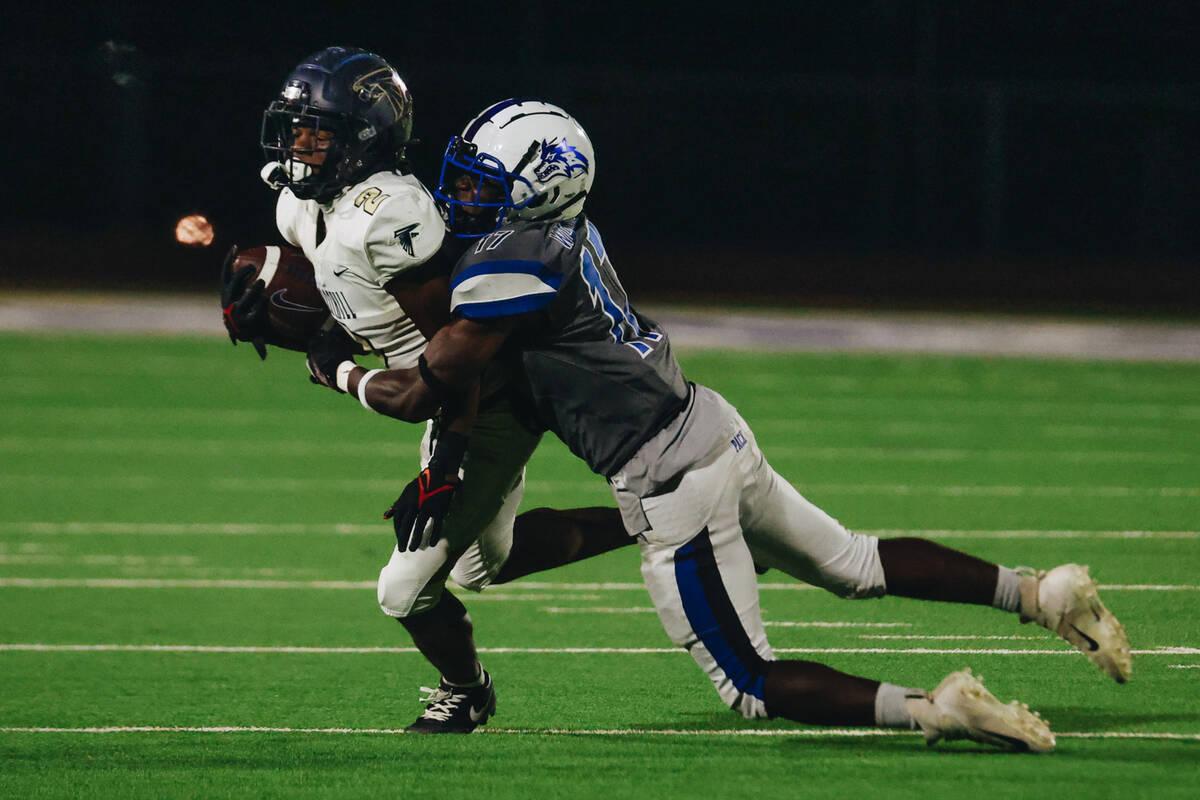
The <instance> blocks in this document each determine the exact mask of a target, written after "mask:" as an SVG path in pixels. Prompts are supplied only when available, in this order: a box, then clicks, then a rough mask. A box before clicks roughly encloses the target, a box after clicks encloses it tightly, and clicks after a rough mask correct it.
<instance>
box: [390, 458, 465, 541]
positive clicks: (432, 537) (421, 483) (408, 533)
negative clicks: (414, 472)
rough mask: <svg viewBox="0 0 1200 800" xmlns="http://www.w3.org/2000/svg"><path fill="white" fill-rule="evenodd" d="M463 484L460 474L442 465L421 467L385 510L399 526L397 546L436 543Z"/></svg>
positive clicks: (397, 528)
mask: <svg viewBox="0 0 1200 800" xmlns="http://www.w3.org/2000/svg"><path fill="white" fill-rule="evenodd" d="M460 488H462V481H460V480H459V479H458V476H457V475H447V474H445V471H444V470H443V469H441V467H440V466H439V465H436V464H431V465H430V466H428V467H426V468H425V469H423V470H421V474H420V475H418V476H417V477H416V478H415V479H413V480H412V481H411V482H410V483H409V484H408V486H405V487H404V491H403V492H401V493H400V496H399V497H398V498H396V502H394V503H392V507H391V508H389V509H388V510H387V511H385V512H383V518H384V519H390V520H391V521H392V526H393V527H394V528H395V529H396V546H397V547H398V548H399V549H400V550H401V551H404V550H408V551H410V552H411V551H414V550H422V549H424V548H426V547H433V546H434V545H435V544H437V543H438V540H440V539H441V538H442V525H443V524H444V521H445V519H446V512H447V511H449V510H450V503H451V501H452V500H453V499H454V495H455V494H456V493H457V492H458V490H459V489H460Z"/></svg>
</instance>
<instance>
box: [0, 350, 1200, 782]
mask: <svg viewBox="0 0 1200 800" xmlns="http://www.w3.org/2000/svg"><path fill="white" fill-rule="evenodd" d="M682 361H683V364H684V368H685V370H686V371H687V372H688V373H689V376H690V377H692V378H693V379H695V380H698V381H702V382H705V383H708V384H710V385H712V386H714V387H716V388H717V389H719V390H720V391H721V392H723V393H724V394H725V395H726V396H727V397H728V398H729V399H730V400H731V401H732V402H733V403H734V404H735V405H737V406H738V407H739V409H740V410H741V412H742V414H743V416H745V417H746V419H747V420H748V421H749V422H750V424H751V425H752V426H753V427H754V430H755V432H756V434H757V436H758V439H759V441H760V443H761V444H762V446H763V449H764V450H765V452H766V453H767V456H768V458H770V459H771V461H772V462H773V464H774V465H775V467H776V468H777V469H779V470H780V471H781V472H782V473H783V474H784V475H786V476H787V477H788V478H789V479H790V480H792V482H793V483H795V484H796V485H797V486H798V487H800V489H801V491H803V492H804V493H805V494H806V495H807V496H808V497H809V498H810V499H812V500H814V501H815V502H816V503H818V504H819V505H821V506H822V507H823V508H825V509H826V510H828V511H829V512H830V513H832V514H834V515H835V516H837V517H838V518H839V519H841V520H842V521H843V522H844V523H846V524H847V525H849V526H851V527H853V528H856V529H858V530H863V531H870V532H876V533H879V534H880V535H901V534H910V535H923V536H928V537H931V538H935V539H937V540H938V541H941V542H943V543H946V544H949V545H951V546H955V547H960V548H962V549H966V550H969V551H970V552H972V553H975V554H977V555H980V556H983V557H986V558H989V559H993V560H996V561H999V562H1002V563H1006V564H1010V565H1016V564H1030V565H1034V566H1040V567H1049V566H1053V565H1055V564H1058V563H1061V562H1064V561H1071V560H1074V561H1079V562H1082V563H1087V564H1090V565H1091V567H1092V570H1093V574H1094V575H1096V576H1097V577H1098V579H1099V580H1100V582H1101V584H1103V585H1104V586H1105V588H1104V589H1103V595H1104V597H1105V599H1106V601H1107V602H1108V604H1109V606H1110V608H1112V610H1113V611H1114V612H1115V613H1116V614H1117V615H1118V616H1119V617H1120V618H1121V620H1122V621H1123V622H1124V623H1125V624H1126V627H1127V628H1128V630H1129V634H1130V640H1131V643H1132V646H1133V648H1134V651H1135V656H1134V677H1133V679H1132V681H1131V682H1130V683H1128V684H1127V685H1125V686H1117V685H1116V684H1114V683H1112V682H1111V681H1109V680H1108V679H1107V678H1106V677H1104V676H1103V675H1102V674H1101V673H1100V672H1099V671H1098V670H1096V669H1095V668H1094V667H1092V666H1091V665H1090V664H1089V663H1087V661H1086V660H1085V659H1084V658H1083V657H1082V656H1081V655H1079V654H1077V653H1075V652H1074V651H1072V650H1070V649H1069V648H1067V646H1066V645H1065V644H1062V643H1060V642H1059V641H1057V640H1056V639H1054V638H1053V637H1051V636H1050V635H1049V634H1048V633H1047V632H1045V631H1043V630H1041V629H1040V628H1036V629H1035V628H1031V627H1028V626H1020V625H1018V624H1016V621H1015V620H1014V619H1012V618H1011V617H1008V616H1006V615H1004V614H1001V613H1000V612H997V611H993V610H990V609H981V608H974V607H954V606H938V605H931V604H923V603H918V602H915V601H907V600H902V599H892V598H886V599H883V600H872V601H858V602H852V601H843V600H838V599H836V598H834V597H832V596H829V595H826V594H824V593H822V592H819V591H816V590H811V589H807V588H806V587H804V586H801V585H797V584H795V583H794V582H793V581H791V580H790V579H788V578H787V577H786V576H783V575H780V574H777V573H774V572H772V573H768V574H767V575H765V576H764V577H763V578H762V583H761V587H762V603H763V608H764V615H765V619H766V620H767V621H768V624H769V625H771V626H772V627H770V628H768V632H769V633H770V635H771V638H772V642H773V644H774V646H775V647H776V649H777V652H778V653H779V654H780V656H781V657H785V658H786V657H800V658H811V659H816V660H820V661H823V662H826V663H828V664H830V665H832V666H834V667H836V668H839V669H842V670H845V671H849V672H853V673H858V674H863V675H866V676H869V677H875V678H885V679H888V680H891V681H894V682H898V683H902V684H909V685H917V686H925V687H929V688H932V686H933V685H934V684H936V682H937V681H938V680H939V679H940V678H941V677H943V676H944V675H945V674H946V673H948V672H950V671H952V670H954V669H958V668H960V667H964V666H969V667H971V668H972V669H974V670H975V671H976V673H978V674H981V675H982V676H984V678H985V680H986V683H987V685H988V686H989V688H990V689H992V691H993V692H994V693H995V694H996V695H997V696H999V697H1000V698H1001V699H1004V700H1007V699H1009V698H1013V697H1018V698H1020V699H1021V700H1024V701H1026V702H1028V703H1029V704H1030V706H1031V707H1033V708H1034V709H1036V710H1039V711H1041V712H1042V714H1043V716H1044V717H1046V718H1047V719H1048V720H1049V721H1050V723H1051V725H1052V727H1053V728H1054V729H1055V731H1056V732H1057V733H1058V734H1059V746H1058V750H1057V751H1056V752H1055V753H1053V754H1051V755H1048V756H1028V755H1012V754H1003V753H999V752H996V751H993V750H990V749H987V748H983V747H982V746H977V745H974V744H972V743H969V742H960V743H953V744H949V745H939V746H938V747H936V748H933V749H927V748H926V747H925V746H924V743H923V741H922V739H921V738H920V737H919V735H916V734H908V733H904V734H888V733H882V734H881V733H879V732H875V731H869V730H839V731H824V730H819V729H814V728H804V727H800V726H796V725H792V724H788V723H785V722H777V721H773V722H767V723H751V722H747V721H745V720H743V719H741V718H740V717H739V716H736V715H735V714H733V713H732V712H730V711H728V710H726V709H724V708H723V707H722V706H721V705H720V703H719V701H718V700H717V697H716V694H715V692H713V691H712V689H711V687H710V686H709V684H708V681H707V679H705V678H704V677H703V675H701V673H700V672H699V670H697V669H696V668H695V666H694V664H693V663H692V661H691V659H690V658H689V657H688V656H687V655H686V654H684V653H682V652H675V651H673V650H671V648H670V645H669V642H668V641H667V639H666V636H665V634H663V633H662V631H661V629H660V628H659V625H658V622H657V618H656V617H655V615H654V614H653V612H652V609H651V607H650V604H649V600H648V598H647V596H646V593H645V591H644V590H643V589H642V588H641V586H640V578H639V574H638V569H637V554H636V552H635V551H634V550H633V548H626V549H625V550H623V551H619V552H616V553H611V554H609V555H607V556H604V557H601V558H598V559H594V560H593V561H591V562H590V563H583V564H577V565H573V566H571V567H568V568H565V569H561V570H558V571H556V572H550V573H543V574H541V575H537V576H532V577H530V578H527V579H525V580H523V581H519V582H516V583H513V584H509V585H507V586H502V587H496V588H495V589H493V590H490V591H488V592H485V593H484V594H483V595H482V596H468V597H466V598H465V600H466V602H467V605H468V607H469V608H470V610H471V613H472V616H473V618H474V620H475V623H476V633H477V641H478V643H479V645H480V646H481V648H482V650H483V652H484V655H483V658H484V661H485V664H486V665H487V667H488V668H489V669H490V670H491V671H492V673H493V675H494V678H495V682H496V686H497V691H498V696H499V710H498V713H497V716H496V717H495V718H494V719H493V720H492V722H491V724H490V725H489V726H488V727H487V729H486V733H480V734H476V735H472V736H469V737H433V738H428V737H414V736H402V735H397V731H398V729H400V728H403V727H404V726H405V725H407V724H408V723H410V722H411V721H412V720H413V719H414V718H415V717H416V715H417V714H418V713H419V712H420V709H421V705H420V704H419V703H418V697H419V694H420V692H419V687H420V686H422V685H425V686H429V685H433V684H434V683H435V681H436V679H437V676H436V675H434V674H432V672H431V670H430V669H429V668H428V667H426V666H425V664H424V662H423V660H422V659H421V658H420V656H419V655H417V654H415V653H414V652H413V651H412V650H411V647H410V642H409V641H407V640H406V638H405V637H404V636H403V635H402V633H403V632H402V630H401V629H400V627H399V626H398V625H397V624H396V623H395V622H394V621H392V620H389V619H388V618H386V617H384V616H383V615H382V614H381V613H379V611H378V609H377V607H376V604H375V589H374V584H375V576H376V575H377V574H378V570H379V567H380V566H381V565H382V564H383V563H384V561H385V560H386V557H387V554H388V551H389V549H390V547H391V544H392V539H391V532H390V529H389V527H388V526H387V525H386V524H384V523H382V522H381V521H380V519H379V517H380V513H381V512H382V510H383V509H384V508H386V507H387V506H388V505H389V504H390V502H391V501H392V500H393V499H394V498H395V496H396V494H397V493H398V491H399V489H400V488H401V487H402V486H403V484H404V483H405V482H406V481H407V480H408V479H409V478H410V477H411V475H412V474H413V471H414V464H415V455H416V444H417V441H418V438H419V432H418V430H417V429H416V428H415V427H412V426H406V425H404V424H402V423H398V422H395V421H392V420H387V419H384V418H382V417H378V416H375V415H371V414H368V413H366V412H364V411H363V410H362V409H361V408H360V407H358V406H357V404H355V403H354V402H352V401H351V400H350V399H348V398H345V397H339V396H337V395H335V394H333V393H332V392H329V391H327V390H322V389H317V388H315V387H312V386H311V385H310V384H309V383H308V381H307V379H306V375H305V373H304V369H303V366H302V361H301V358H300V356H298V355H297V354H288V353H281V352H279V351H275V352H274V353H273V355H272V356H271V358H269V359H268V360H267V362H265V363H263V364H260V363H258V360H257V358H255V356H254V355H253V352H252V351H251V350H250V349H249V348H248V347H239V348H237V349H236V350H234V349H232V348H230V347H229V346H228V344H226V343H224V342H222V341H220V340H217V339H202V338H161V339H152V340H135V339H132V338H121V337H110V336H70V337H68V336H27V335H14V334H5V335H0V376H2V378H3V380H2V386H3V388H2V389H0V453H2V456H3V461H2V463H3V466H2V467H0V496H2V498H3V503H2V504H0V509H2V510H0V797H39V796H57V797H111V796H116V795H120V796H123V797H156V798H157V797H214V796H232V797H268V796H270V797H276V796H277V797H289V798H294V797H350V796H354V797H382V796H388V797H421V798H425V797H428V798H450V797H470V798H509V797H512V798H530V797H625V796H631V795H635V794H636V795H638V796H646V797H655V798H658V797H684V796H691V797H704V798H718V797H752V798H770V797H781V798H782V797H788V798H791V797H837V798H847V797H875V796H879V797H920V798H923V799H924V800H933V799H935V798H943V797H944V798H962V797H966V796H969V795H971V794H974V795H976V796H978V797H980V798H984V797H989V798H990V797H1017V796H1047V797H1054V798H1068V797H1090V798H1096V797H1120V798H1133V797H1148V798H1166V797H1196V796H1198V795H1200V622H1197V620H1198V619H1200V578H1198V577H1197V571H1198V570H1200V541H1198V539H1197V537H1198V535H1200V533H1198V532H1200V365H1195V364H1186V365H1179V364H1148V363H1100V362H1072V361H1038V360H1023V359H980V358H949V357H915V356H861V355H841V354H822V355H752V354H746V353H716V352H703V353H702V352H685V353H684V354H683V356H682ZM609 499H610V498H609V494H608V491H607V489H606V487H605V485H604V483H603V481H601V480H600V479H598V478H595V477H593V476H591V475H590V473H588V471H587V470H586V468H585V467H583V465H582V464H580V463H577V462H575V461H574V460H573V459H572V458H571V457H570V456H569V454H568V453H567V452H566V450H565V449H564V448H563V447H561V446H560V445H559V444H558V443H557V442H556V441H547V442H546V443H545V444H544V445H543V447H542V449H541V450H540V451H539V452H538V454H537V455H536V457H535V459H534V461H533V463H532V465H531V467H530V471H529V490H528V493H527V495H526V503H525V506H526V507H533V506H537V505H558V506H573V505H593V504H600V503H608V502H609ZM812 623H837V624H836V625H831V624H825V625H813V624H812Z"/></svg>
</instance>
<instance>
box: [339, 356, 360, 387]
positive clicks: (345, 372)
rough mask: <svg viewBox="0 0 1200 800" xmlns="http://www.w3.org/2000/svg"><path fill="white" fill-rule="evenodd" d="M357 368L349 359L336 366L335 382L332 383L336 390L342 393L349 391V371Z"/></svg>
mask: <svg viewBox="0 0 1200 800" xmlns="http://www.w3.org/2000/svg"><path fill="white" fill-rule="evenodd" d="M357 366H358V364H355V363H354V362H353V361H351V360H350V359H346V360H345V361H343V362H342V363H340V364H338V368H337V380H336V381H334V383H336V384H337V388H339V389H341V390H342V391H343V392H349V391H350V387H349V386H348V384H349V382H350V371H351V370H352V369H354V368H355V367H357Z"/></svg>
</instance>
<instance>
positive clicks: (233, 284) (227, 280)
mask: <svg viewBox="0 0 1200 800" xmlns="http://www.w3.org/2000/svg"><path fill="white" fill-rule="evenodd" d="M235 258H237V245H234V246H233V247H230V248H229V252H228V253H226V254H225V263H224V264H222V265H221V317H222V321H223V322H224V323H225V331H226V333H228V334H229V341H231V342H233V343H234V345H236V344H237V343H238V342H239V341H243V342H250V343H251V344H252V345H254V350H255V352H257V353H258V357H259V358H261V359H265V358H266V357H267V346H266V344H265V343H264V341H263V340H264V338H265V337H266V335H267V332H268V331H269V330H270V322H269V321H268V320H267V298H266V296H265V294H264V290H265V289H266V288H267V287H266V284H264V283H263V282H262V281H256V280H254V276H255V274H256V273H255V270H254V267H253V266H251V265H249V264H247V265H246V266H244V267H242V268H241V269H239V270H238V271H237V272H236V273H235V272H234V271H233V261H234V259H235ZM247 287H248V288H247Z"/></svg>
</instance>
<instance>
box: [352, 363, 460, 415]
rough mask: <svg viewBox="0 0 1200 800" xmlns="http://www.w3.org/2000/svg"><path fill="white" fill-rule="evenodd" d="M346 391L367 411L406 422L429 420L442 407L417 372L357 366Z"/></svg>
mask: <svg viewBox="0 0 1200 800" xmlns="http://www.w3.org/2000/svg"><path fill="white" fill-rule="evenodd" d="M364 383H365V385H364ZM346 390H347V392H348V393H349V394H351V395H353V396H355V397H357V398H358V399H359V402H360V403H362V404H363V406H364V407H366V408H367V409H369V410H371V411H377V412H378V413H380V414H383V415H385V416H388V417H394V418H396V419H400V420H404V421H405V422H422V421H424V420H427V419H429V418H431V417H432V416H433V415H434V414H436V413H437V410H438V406H439V405H440V403H439V401H438V397H437V396H436V395H435V394H434V393H433V392H432V391H431V390H430V389H429V387H428V386H426V384H425V382H424V381H422V380H421V376H420V374H419V373H418V372H417V370H416V369H388V370H367V369H364V368H363V367H357V366H356V367H354V368H353V369H351V370H350V371H349V373H348V375H347V379H346Z"/></svg>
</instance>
